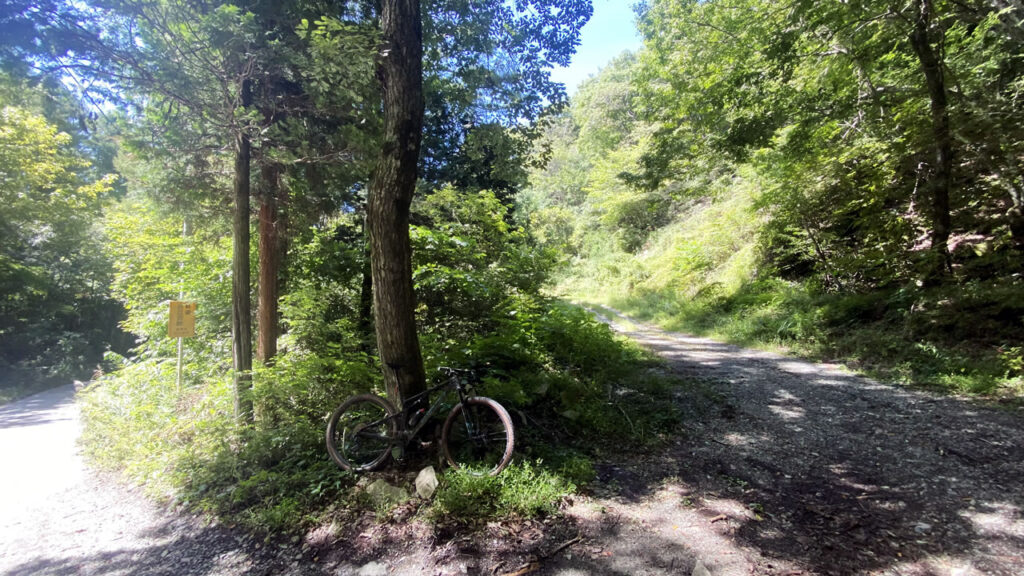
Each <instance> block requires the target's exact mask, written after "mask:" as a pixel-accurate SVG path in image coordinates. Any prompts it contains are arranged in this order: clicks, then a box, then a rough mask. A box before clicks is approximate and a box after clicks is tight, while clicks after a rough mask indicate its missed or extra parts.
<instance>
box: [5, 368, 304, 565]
mask: <svg viewBox="0 0 1024 576" xmlns="http://www.w3.org/2000/svg"><path fill="white" fill-rule="evenodd" d="M73 397H74V389H73V387H71V386H65V387H62V388H57V389H54V390H50V391H47V392H43V393H41V394H37V395H35V396H31V397H29V398H25V399H23V400H20V401H18V402H14V403H12V404H8V405H6V406H0V462H2V463H3V472H2V473H0V574H2V575H4V576H50V575H52V576H57V575H60V576H70V575H81V576H101V575H102V576H115V575H118V576H119V575H128V574H140V575H158V574H159V575H168V576H171V575H174V576H190V575H200V574H202V575H207V574H208V575H214V574H216V575H224V576H242V575H245V576H258V575H262V574H267V575H270V574H275V575H277V574H283V575H289V576H311V575H315V574H322V573H323V572H322V571H321V570H320V569H319V568H318V567H317V566H316V565H315V564H313V563H311V562H309V561H308V553H306V554H305V555H304V554H303V552H302V550H301V549H297V548H294V547H290V546H287V547H284V548H282V547H280V546H273V547H269V546H264V545H262V544H261V543H257V542H253V541H251V540H249V539H247V538H246V537H244V536H242V535H239V534H236V533H234V532H233V531H231V530H227V529H225V528H221V527H218V526H210V525H207V524H206V523H204V522H203V521H202V519H200V518H196V517H193V516H189V515H181V514H175V513H172V512H169V511H168V510H166V509H164V508H162V507H160V506H158V505H156V504H154V503H153V502H151V501H150V500H148V499H147V498H145V497H144V496H143V495H142V494H140V493H139V492H138V491H136V490H132V489H129V488H126V487H124V486H123V485H121V484H119V483H118V482H116V481H115V480H113V479H111V478H108V477H105V476H103V475H100V474H96V473H94V472H91V471H89V470H87V469H86V468H85V467H84V465H83V463H82V458H81V456H80V454H79V452H78V449H77V446H76V440H77V438H78V434H79V420H78V409H77V407H76V406H75V404H74V401H73Z"/></svg>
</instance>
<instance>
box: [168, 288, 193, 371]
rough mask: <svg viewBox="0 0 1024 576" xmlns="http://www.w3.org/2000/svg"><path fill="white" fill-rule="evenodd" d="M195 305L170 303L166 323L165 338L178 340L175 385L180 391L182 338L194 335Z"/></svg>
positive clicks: (174, 301)
mask: <svg viewBox="0 0 1024 576" xmlns="http://www.w3.org/2000/svg"><path fill="white" fill-rule="evenodd" d="M196 308H197V306H196V303H195V302H181V301H178V300H172V301H171V310H170V322H168V323H167V336H168V337H169V338H177V339H178V374H177V385H178V390H179V391H180V390H181V360H182V354H183V346H182V338H192V337H193V336H195V335H196Z"/></svg>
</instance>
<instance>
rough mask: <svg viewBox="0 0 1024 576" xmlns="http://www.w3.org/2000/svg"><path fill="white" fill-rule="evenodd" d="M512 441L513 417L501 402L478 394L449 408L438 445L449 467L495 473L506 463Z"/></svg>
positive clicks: (479, 473) (492, 474)
mask: <svg viewBox="0 0 1024 576" xmlns="http://www.w3.org/2000/svg"><path fill="white" fill-rule="evenodd" d="M514 445H515V432H514V430H513V428H512V418H511V417H509V415H508V411H506V410H505V408H504V407H503V406H502V405H501V404H498V403H497V402H495V401H494V400H491V399H490V398H484V397H481V396H474V397H472V398H467V399H466V401H465V402H463V403H460V404H458V405H457V406H455V408H452V411H451V413H449V414H448V419H447V420H445V422H444V428H442V430H441V446H442V447H443V449H444V456H445V459H446V460H448V464H450V465H451V467H452V468H458V469H463V470H466V471H468V472H469V473H470V474H476V475H480V476H483V475H488V474H489V475H491V476H494V475H497V474H498V473H499V472H501V471H502V470H504V469H505V467H506V466H508V463H509V461H510V460H511V459H512V448H513V446H514Z"/></svg>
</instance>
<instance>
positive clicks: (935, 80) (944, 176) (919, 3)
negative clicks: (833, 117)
mask: <svg viewBox="0 0 1024 576" xmlns="http://www.w3.org/2000/svg"><path fill="white" fill-rule="evenodd" d="M914 8H915V10H916V11H917V16H916V19H915V20H914V29H913V31H912V32H911V33H910V43H911V45H912V46H913V47H914V52H916V53H917V58H918V61H919V62H920V63H921V70H922V72H924V77H925V81H926V83H927V85H928V97H929V100H930V102H931V116H932V118H931V120H932V137H933V138H934V140H935V166H934V167H933V169H932V173H931V176H930V177H929V179H928V187H929V188H930V189H931V209H932V210H931V211H932V230H931V242H932V248H931V249H932V254H933V262H932V265H931V269H930V270H929V275H930V277H932V278H941V277H942V276H945V275H946V274H947V273H949V272H951V271H952V266H951V259H950V256H949V235H950V231H951V229H952V218H951V216H950V207H949V205H950V203H949V188H950V182H951V180H952V173H953V137H952V135H951V133H950V128H949V107H948V103H947V94H946V80H945V74H944V71H943V64H942V61H941V59H940V57H939V55H938V54H936V52H935V48H934V47H933V46H932V41H931V34H930V32H929V28H930V26H931V21H932V16H933V15H934V9H933V6H932V1H931V0H915V2H914Z"/></svg>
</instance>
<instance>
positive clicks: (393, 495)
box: [366, 480, 410, 506]
mask: <svg viewBox="0 0 1024 576" xmlns="http://www.w3.org/2000/svg"><path fill="white" fill-rule="evenodd" d="M366 494H367V495H368V496H369V497H370V499H371V500H373V503H374V504H375V505H377V506H381V505H391V506H395V505H398V504H401V503H402V502H405V501H406V500H408V499H409V498H410V496H409V493H408V492H407V491H406V490H405V488H399V487H397V486H392V485H391V484H388V483H387V482H385V481H384V480H377V481H376V482H374V483H373V484H370V485H369V486H367V487H366Z"/></svg>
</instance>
